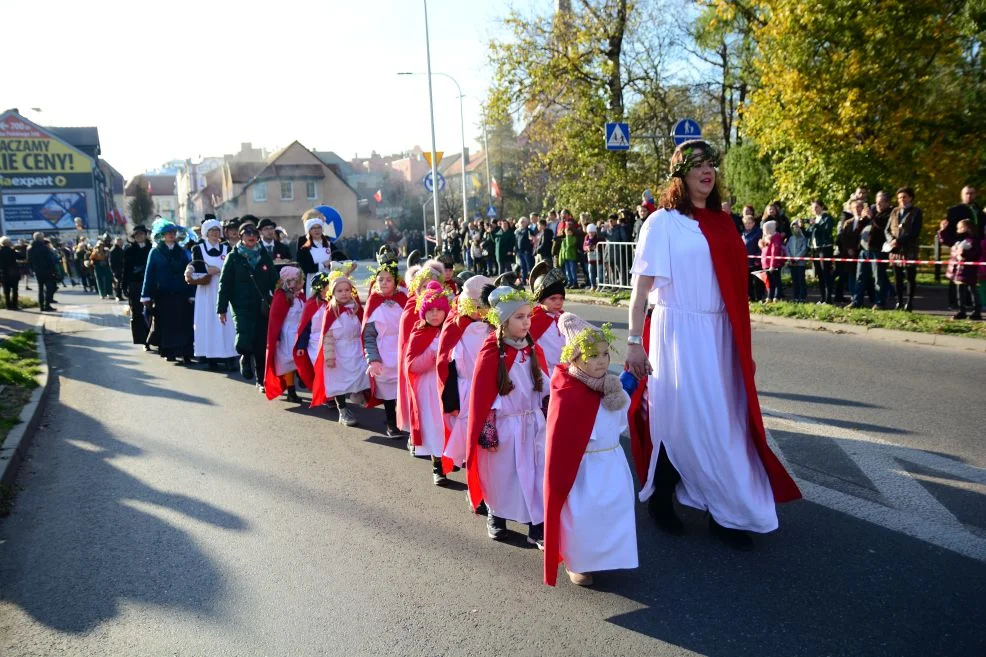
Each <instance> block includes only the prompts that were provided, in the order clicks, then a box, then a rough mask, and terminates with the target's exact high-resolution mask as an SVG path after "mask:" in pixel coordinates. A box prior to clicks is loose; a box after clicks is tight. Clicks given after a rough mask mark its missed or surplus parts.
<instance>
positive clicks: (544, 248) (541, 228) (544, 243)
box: [535, 219, 555, 263]
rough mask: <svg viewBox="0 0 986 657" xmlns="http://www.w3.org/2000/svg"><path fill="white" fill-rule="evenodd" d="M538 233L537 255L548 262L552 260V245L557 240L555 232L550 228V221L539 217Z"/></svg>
mask: <svg viewBox="0 0 986 657" xmlns="http://www.w3.org/2000/svg"><path fill="white" fill-rule="evenodd" d="M537 226H538V234H537V248H536V250H535V255H536V256H538V257H540V259H541V260H544V261H545V262H547V263H550V262H551V245H552V244H553V243H554V241H555V234H554V233H553V232H551V229H550V228H548V222H547V221H545V220H544V219H539V220H538V222H537Z"/></svg>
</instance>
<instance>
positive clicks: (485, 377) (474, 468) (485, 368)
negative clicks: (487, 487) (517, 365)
mask: <svg viewBox="0 0 986 657" xmlns="http://www.w3.org/2000/svg"><path fill="white" fill-rule="evenodd" d="M503 351H504V355H505V362H506V365H507V372H510V368H511V367H513V364H514V360H516V358H517V354H518V353H519V352H518V351H517V350H516V349H514V348H513V347H511V346H510V345H504V347H503ZM534 353H535V354H536V355H537V359H538V362H539V363H540V364H541V369H542V370H543V371H544V374H545V379H547V374H548V371H547V370H548V366H547V364H545V360H544V352H543V351H541V347H539V346H537V345H536V344H535V345H534ZM499 367H500V353H499V349H498V348H497V338H496V333H490V335H489V337H488V338H486V342H484V343H483V347H482V349H480V350H479V356H478V357H477V358H476V369H475V371H474V372H473V377H472V388H471V389H470V391H469V423H468V425H467V434H466V481H467V484H468V486H469V501H470V503H471V504H472V508H473V511H475V510H476V508H477V507H478V506H479V503H480V502H482V501H483V486H482V483H481V482H480V480H479V463H478V461H477V460H476V456H477V455H478V453H479V450H480V449H482V448H481V447H480V446H479V434H480V433H481V432H482V430H483V424H484V423H485V422H486V418H487V416H489V414H490V409H491V408H493V402H495V401H496V398H497V396H498V395H499V394H500V393H499V391H498V389H497V385H496V378H497V372H498V371H499Z"/></svg>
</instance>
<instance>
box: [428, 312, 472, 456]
mask: <svg viewBox="0 0 986 657" xmlns="http://www.w3.org/2000/svg"><path fill="white" fill-rule="evenodd" d="M453 308H454V306H453ZM475 321H478V320H475V319H473V318H472V317H469V316H468V315H459V314H458V313H455V312H454V311H453V312H450V313H449V316H448V317H446V318H445V323H444V324H442V333H441V335H440V336H439V337H438V360H437V361H436V363H435V368H436V371H437V372H438V396H439V398H441V397H442V395H443V394H444V393H445V383H446V382H447V381H448V369H449V365H450V364H451V362H452V351H453V350H454V349H455V345H457V344H459V341H460V340H462V335H463V333H465V330H466V327H467V326H469V325H470V324H472V323H473V322H475ZM459 376H462V375H461V374H460V375H459ZM456 394H458V393H456ZM451 435H452V433H451V432H450V431H446V432H445V446H446V447H448V439H449V436H451ZM444 451H445V450H442V453H443V454H444ZM442 463H443V464H444V468H445V472H451V471H452V467H453V466H454V465H455V464H454V463H452V459H450V458H448V457H446V456H442Z"/></svg>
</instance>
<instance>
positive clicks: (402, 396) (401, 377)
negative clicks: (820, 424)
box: [397, 294, 419, 428]
mask: <svg viewBox="0 0 986 657" xmlns="http://www.w3.org/2000/svg"><path fill="white" fill-rule="evenodd" d="M416 305H417V296H416V295H413V294H409V295H407V301H405V302H404V312H403V313H402V314H401V324H400V326H399V327H398V328H397V351H398V353H401V354H403V353H404V348H405V347H406V346H407V341H408V338H410V337H411V331H412V330H413V329H414V323H415V322H416V321H418V319H419V317H418V311H417V309H416V307H415V306H416ZM409 394H410V393H409V392H408V390H407V372H405V371H404V359H403V358H399V359H398V360H397V424H398V425H399V426H400V427H402V428H403V427H409V426H411V418H410V417H408V400H409V397H408V395H409Z"/></svg>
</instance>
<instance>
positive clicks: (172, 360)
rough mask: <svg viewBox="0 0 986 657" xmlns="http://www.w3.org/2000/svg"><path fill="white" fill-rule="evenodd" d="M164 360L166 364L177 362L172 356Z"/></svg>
mask: <svg viewBox="0 0 986 657" xmlns="http://www.w3.org/2000/svg"><path fill="white" fill-rule="evenodd" d="M165 358H166V359H167V360H168V362H169V363H173V362H175V361H176V360H178V359H177V358H175V357H174V356H166V357H165Z"/></svg>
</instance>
